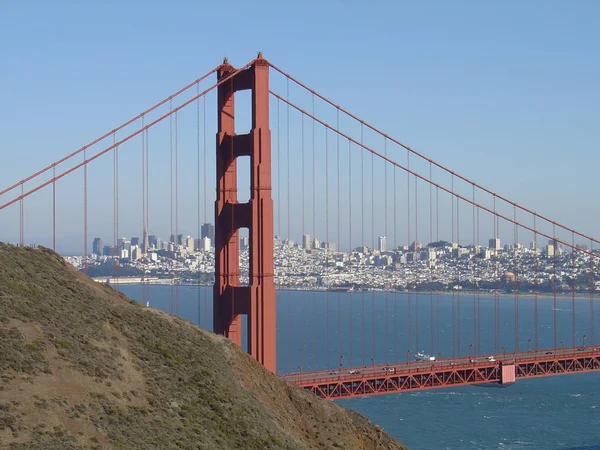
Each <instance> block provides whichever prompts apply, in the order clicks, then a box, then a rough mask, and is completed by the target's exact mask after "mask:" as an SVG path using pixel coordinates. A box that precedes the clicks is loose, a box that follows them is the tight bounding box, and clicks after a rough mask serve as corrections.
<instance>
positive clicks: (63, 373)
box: [0, 243, 404, 450]
mask: <svg viewBox="0 0 600 450" xmlns="http://www.w3.org/2000/svg"><path fill="white" fill-rule="evenodd" d="M0 448H10V449H40V450H41V449H44V450H52V449H60V450H70V449H84V448H85V449H87V448H90V449H128V450H129V449H171V448H184V449H249V450H250V449H279V448H281V449H309V448H341V449H402V448H404V447H403V446H401V445H400V444H398V443H397V442H395V441H394V440H393V439H392V438H390V437H389V436H388V435H387V434H386V433H385V432H383V430H382V429H381V428H380V427H377V426H375V425H373V424H371V423H370V422H369V421H368V420H367V419H366V418H364V417H363V416H361V415H359V414H357V413H355V412H352V411H349V410H346V409H344V408H342V407H340V406H338V405H336V404H334V403H330V402H326V401H323V400H321V399H318V398H316V397H314V396H313V395H312V394H309V393H307V392H304V391H302V390H301V389H298V388H296V387H295V386H291V385H289V384H287V383H285V382H284V381H282V380H280V379H279V378H277V377H275V376H273V375H272V374H270V373H269V372H267V371H266V370H264V369H263V368H262V367H261V366H260V365H259V364H258V363H256V362H255V361H254V360H252V359H251V358H250V357H248V356H247V355H246V354H245V353H243V352H242V351H241V350H240V349H239V348H237V347H236V346H235V345H233V344H231V343H230V342H229V341H228V340H226V339H224V338H222V337H220V336H216V335H213V334H211V333H207V332H205V331H203V330H201V329H199V328H198V327H196V326H194V325H193V324H190V323H189V322H186V321H184V320H181V319H178V318H176V317H173V316H171V315H169V314H166V313H163V312H161V311H158V310H155V309H153V308H146V307H144V306H141V305H139V304H137V303H135V302H134V301H132V300H130V299H128V298H126V297H125V296H123V295H121V294H120V293H118V292H116V291H114V290H113V289H111V288H109V287H107V286H103V285H99V284H96V283H94V282H93V281H91V280H90V279H89V278H87V277H86V276H84V275H82V274H80V273H78V272H77V271H75V270H74V269H72V268H71V267H70V266H68V265H67V264H66V263H64V261H63V260H62V258H60V256H58V255H57V254H55V253H53V252H52V251H50V250H48V249H43V248H19V247H13V246H10V245H5V244H2V243H0Z"/></svg>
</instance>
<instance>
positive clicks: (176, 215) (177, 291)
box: [175, 111, 183, 315]
mask: <svg viewBox="0 0 600 450" xmlns="http://www.w3.org/2000/svg"><path fill="white" fill-rule="evenodd" d="M175 240H176V241H177V243H178V244H180V245H183V242H179V129H178V119H177V111H175ZM175 314H176V315H179V280H178V282H177V283H176V284H175Z"/></svg>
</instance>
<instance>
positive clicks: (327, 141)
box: [324, 128, 331, 368]
mask: <svg viewBox="0 0 600 450" xmlns="http://www.w3.org/2000/svg"><path fill="white" fill-rule="evenodd" d="M324 131H325V241H326V242H327V244H326V245H325V248H324V250H325V252H326V253H325V289H326V291H325V358H326V363H327V366H326V367H327V368H329V367H331V365H330V364H329V363H330V361H329V289H328V287H329V282H328V279H329V139H328V134H329V133H328V129H327V128H325V129H324Z"/></svg>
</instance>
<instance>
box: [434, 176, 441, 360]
mask: <svg viewBox="0 0 600 450" xmlns="http://www.w3.org/2000/svg"><path fill="white" fill-rule="evenodd" d="M435 240H436V241H437V242H439V241H440V188H439V187H438V186H436V187H435ZM435 320H436V324H435V330H436V331H435V332H436V337H435V341H436V343H435V347H436V348H437V351H438V353H440V293H439V290H438V292H437V293H436V294H435Z"/></svg>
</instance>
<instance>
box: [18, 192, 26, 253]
mask: <svg viewBox="0 0 600 450" xmlns="http://www.w3.org/2000/svg"><path fill="white" fill-rule="evenodd" d="M24 191H25V189H24V183H21V199H20V200H19V245H20V246H21V247H23V245H25V244H24V240H25V236H24V235H25V224H24V220H25V214H24V212H23V211H24V205H23V201H24V200H25V197H24V196H23V194H24Z"/></svg>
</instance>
